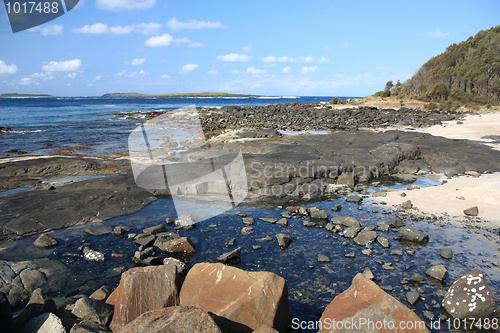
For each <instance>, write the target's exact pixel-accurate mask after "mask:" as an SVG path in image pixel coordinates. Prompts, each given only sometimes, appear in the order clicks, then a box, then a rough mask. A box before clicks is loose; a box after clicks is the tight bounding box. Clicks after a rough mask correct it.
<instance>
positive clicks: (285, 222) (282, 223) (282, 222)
mask: <svg viewBox="0 0 500 333" xmlns="http://www.w3.org/2000/svg"><path fill="white" fill-rule="evenodd" d="M276 224H277V225H279V226H280V227H282V228H286V227H288V220H287V219H286V218H285V217H283V218H281V219H279V220H278V221H276Z"/></svg>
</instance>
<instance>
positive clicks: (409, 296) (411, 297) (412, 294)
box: [406, 290, 420, 306]
mask: <svg viewBox="0 0 500 333" xmlns="http://www.w3.org/2000/svg"><path fill="white" fill-rule="evenodd" d="M419 298H420V294H419V293H418V292H416V291H414V290H412V291H409V292H407V293H406V301H408V303H410V305H412V306H413V305H415V304H416V303H417V302H418V299H419Z"/></svg>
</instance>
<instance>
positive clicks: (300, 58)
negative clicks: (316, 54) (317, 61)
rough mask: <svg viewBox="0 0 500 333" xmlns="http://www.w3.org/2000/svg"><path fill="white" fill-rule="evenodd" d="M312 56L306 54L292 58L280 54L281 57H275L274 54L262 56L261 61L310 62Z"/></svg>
mask: <svg viewBox="0 0 500 333" xmlns="http://www.w3.org/2000/svg"><path fill="white" fill-rule="evenodd" d="M313 59H314V58H313V57H312V56H306V57H298V58H293V57H287V56H282V57H276V56H267V57H264V58H262V59H261V60H262V62H266V63H273V62H292V63H295V62H311V61H313Z"/></svg>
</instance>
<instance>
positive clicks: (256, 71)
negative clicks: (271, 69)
mask: <svg viewBox="0 0 500 333" xmlns="http://www.w3.org/2000/svg"><path fill="white" fill-rule="evenodd" d="M231 73H233V74H248V75H251V76H254V77H261V75H262V74H265V73H267V70H265V69H256V68H254V67H248V68H247V70H246V71H244V72H241V71H238V70H234V71H231Z"/></svg>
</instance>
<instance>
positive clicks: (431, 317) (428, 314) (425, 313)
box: [422, 310, 434, 321]
mask: <svg viewBox="0 0 500 333" xmlns="http://www.w3.org/2000/svg"><path fill="white" fill-rule="evenodd" d="M422 316H424V318H425V319H426V320H427V321H433V320H434V313H432V312H430V311H428V310H424V311H422Z"/></svg>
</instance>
